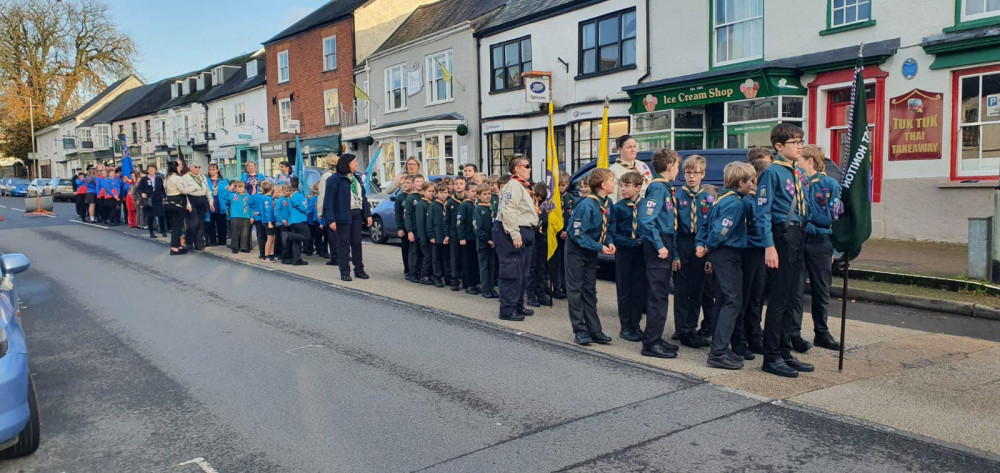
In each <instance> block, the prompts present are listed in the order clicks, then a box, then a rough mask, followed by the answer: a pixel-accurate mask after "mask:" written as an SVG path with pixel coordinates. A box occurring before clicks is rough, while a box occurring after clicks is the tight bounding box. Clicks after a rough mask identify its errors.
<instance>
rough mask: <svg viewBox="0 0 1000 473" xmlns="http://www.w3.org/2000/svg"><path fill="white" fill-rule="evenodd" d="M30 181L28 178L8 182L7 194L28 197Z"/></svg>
mask: <svg viewBox="0 0 1000 473" xmlns="http://www.w3.org/2000/svg"><path fill="white" fill-rule="evenodd" d="M29 184H30V183H29V182H28V180H27V179H13V180H11V181H10V183H9V184H7V195H9V196H13V197H27V196H28V185H29Z"/></svg>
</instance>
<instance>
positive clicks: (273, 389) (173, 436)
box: [0, 198, 1000, 473]
mask: <svg viewBox="0 0 1000 473" xmlns="http://www.w3.org/2000/svg"><path fill="white" fill-rule="evenodd" d="M18 203H19V201H15V200H14V199H7V198H3V199H0V205H2V206H5V207H7V208H2V207H0V215H3V217H4V221H3V222H0V251H3V252H21V253H25V254H27V255H28V256H29V258H30V259H31V261H32V267H31V269H30V270H29V271H28V272H27V273H25V274H23V275H21V276H19V277H18V278H17V281H16V286H17V288H18V291H19V293H20V294H21V297H22V300H23V305H24V306H25V308H24V311H23V312H24V325H25V328H26V331H27V333H28V337H29V340H28V347H29V351H30V354H31V368H32V373H33V375H34V377H35V381H36V385H37V389H38V396H39V401H40V406H41V407H40V408H41V412H42V416H43V419H42V429H43V431H42V445H41V447H40V448H39V450H38V452H37V453H36V454H35V455H33V456H31V457H29V458H26V459H21V460H16V461H6V462H2V463H0V472H6V471H11V472H13V471H46V472H47V471H53V472H57V471H88V472H89V471H164V472H167V471H170V472H173V471H176V472H198V471H213V470H215V471H218V472H221V473H225V472H256V471H262V472H271V471H296V472H298V471H418V470H433V471H554V470H563V469H571V470H575V471H608V470H616V471H617V470H624V471H668V470H669V471H726V470H740V471H983V472H988V471H998V470H1000V462H998V461H997V459H996V458H995V457H989V456H986V455H985V454H981V453H979V452H972V451H967V450H965V449H962V448H958V447H954V446H948V445H941V444H938V443H935V442H932V441H929V440H926V439H921V438H916V437H914V436H910V435H907V434H904V433H899V432H893V431H890V430H888V429H882V428H878V427H877V426H867V425H860V424H859V423H855V422H851V421H850V420H849V419H841V418H837V417H833V416H827V415H824V414H821V413H817V412H811V411H805V410H801V409H798V408H794V407H790V406H787V405H785V404H781V403H769V402H766V401H765V400H761V399H757V398H753V397H749V396H746V395H743V394H741V393H738V392H733V391H729V390H725V389H721V388H718V387H715V386H712V385H709V384H704V383H700V382H695V381H692V380H690V379H687V378H684V377H680V376H677V375H674V374H671V373H667V372H661V371H656V370H652V369H649V368H644V367H639V366H635V365H631V364H626V363H622V362H619V361H616V360H612V359H608V358H605V357H600V356H596V355H594V354H591V353H587V352H584V351H579V350H575V349H572V348H568V347H565V346H563V345H560V344H555V343H552V342H547V341H540V340H537V339H534V338H530V337H525V336H521V335H520V334H519V333H518V332H511V331H508V330H505V329H501V328H498V327H495V326H490V325H484V324H482V323H477V322H473V321H469V320H467V319H464V318H461V317H457V316H454V315H450V314H444V313H439V312H435V311H430V310H424V309H420V308H416V307H414V306H411V305H407V304H402V303H399V302H397V301H392V300H384V299H379V298H374V297H371V296H366V295H363V294H356V293H351V292H347V291H344V290H340V289H336V288H332V287H330V286H328V285H325V284H320V283H317V282H313V281H309V280H304V279H299V278H294V277H290V276H288V275H285V274H283V273H280V272H274V271H265V270H262V269H254V268H251V267H248V266H245V265H241V264H235V263H232V262H230V261H228V260H226V259H223V258H218V257H215V256H211V255H203V254H195V255H188V256H184V257H170V256H168V255H167V251H166V247H165V246H164V245H163V244H162V243H157V242H152V241H148V240H143V239H141V238H136V237H133V236H128V235H125V234H122V233H121V232H119V231H109V230H105V229H101V228H94V227H91V226H88V225H83V224H80V223H71V222H70V221H69V220H70V219H69V218H68V216H71V215H72V210H71V209H70V206H69V205H66V204H59V205H58V206H57V208H58V210H59V212H60V215H59V216H57V217H55V218H44V217H43V218H31V219H29V218H24V217H21V216H19V215H14V214H12V211H11V210H10V207H14V208H23V207H21V206H20V205H18ZM483 303H489V302H483ZM928 320H929V321H930V322H934V323H936V322H939V321H940V320H939V319H928ZM980 334H981V333H980ZM195 459H201V460H200V461H199V462H197V463H195V462H192V460H195ZM182 464H183V465H182Z"/></svg>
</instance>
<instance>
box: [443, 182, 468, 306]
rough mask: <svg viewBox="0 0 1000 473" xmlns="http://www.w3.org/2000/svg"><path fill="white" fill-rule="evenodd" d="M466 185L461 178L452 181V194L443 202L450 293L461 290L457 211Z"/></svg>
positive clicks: (460, 255)
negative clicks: (446, 224)
mask: <svg viewBox="0 0 1000 473" xmlns="http://www.w3.org/2000/svg"><path fill="white" fill-rule="evenodd" d="M467 184H468V183H467V182H466V181H465V178H464V177H462V176H458V177H456V178H455V179H454V180H453V181H452V186H453V188H454V192H453V193H452V194H451V195H449V196H448V199H447V200H446V201H445V204H444V206H445V211H446V214H447V215H446V217H447V219H448V237H449V238H448V267H447V268H448V269H447V271H445V274H446V275H447V276H449V277H450V278H451V281H447V283H448V284H449V285H451V290H452V291H457V290H459V289H461V288H462V279H463V278H462V244H461V242H460V239H459V237H458V209H459V207H461V206H462V201H463V200H465V186H466V185H467Z"/></svg>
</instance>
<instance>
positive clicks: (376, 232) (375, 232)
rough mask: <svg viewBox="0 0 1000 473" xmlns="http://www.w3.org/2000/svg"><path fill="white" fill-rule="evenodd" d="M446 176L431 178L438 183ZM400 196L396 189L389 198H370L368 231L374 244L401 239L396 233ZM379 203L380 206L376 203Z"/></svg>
mask: <svg viewBox="0 0 1000 473" xmlns="http://www.w3.org/2000/svg"><path fill="white" fill-rule="evenodd" d="M444 177H445V176H431V182H437V181H440V180H441V179H443V178H444ZM398 196H399V188H398V187H396V188H395V189H393V190H392V193H391V194H389V195H388V196H387V195H385V194H375V195H372V196H369V197H368V202H369V203H371V205H372V226H371V228H369V229H368V234H369V236H371V239H372V242H374V243H378V244H383V243H385V242H387V241H389V238H399V237H397V236H396V232H398V231H399V224H398V223H396V198H397V197H398ZM376 201H377V202H378V205H376V204H375V202H376Z"/></svg>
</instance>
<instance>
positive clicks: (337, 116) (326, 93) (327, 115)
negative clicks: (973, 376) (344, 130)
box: [323, 88, 340, 126]
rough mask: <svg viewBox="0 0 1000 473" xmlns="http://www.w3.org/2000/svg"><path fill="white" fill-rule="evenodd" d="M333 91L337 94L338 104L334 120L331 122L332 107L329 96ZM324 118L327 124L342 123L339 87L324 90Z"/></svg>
mask: <svg viewBox="0 0 1000 473" xmlns="http://www.w3.org/2000/svg"><path fill="white" fill-rule="evenodd" d="M331 93H333V94H334V95H336V96H337V105H336V106H335V107H333V108H334V114H333V115H334V121H333V122H330V108H329V104H328V103H327V97H328V96H329V95H330V94H331ZM323 120H324V122H325V123H326V126H337V125H340V90H339V89H337V88H333V89H326V90H324V91H323Z"/></svg>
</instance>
